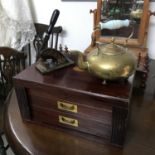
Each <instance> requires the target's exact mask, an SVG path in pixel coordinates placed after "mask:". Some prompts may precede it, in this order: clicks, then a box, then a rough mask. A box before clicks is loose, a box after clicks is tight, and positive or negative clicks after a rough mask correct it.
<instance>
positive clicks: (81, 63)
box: [71, 50, 88, 70]
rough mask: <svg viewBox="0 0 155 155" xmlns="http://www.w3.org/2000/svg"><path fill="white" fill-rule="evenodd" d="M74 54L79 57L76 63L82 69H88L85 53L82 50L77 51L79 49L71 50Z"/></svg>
mask: <svg viewBox="0 0 155 155" xmlns="http://www.w3.org/2000/svg"><path fill="white" fill-rule="evenodd" d="M71 54H72V55H75V56H76V57H77V62H76V65H77V66H78V67H79V68H80V69H85V70H87V69H88V62H87V61H85V60H84V55H83V53H82V52H80V51H77V50H73V51H71Z"/></svg>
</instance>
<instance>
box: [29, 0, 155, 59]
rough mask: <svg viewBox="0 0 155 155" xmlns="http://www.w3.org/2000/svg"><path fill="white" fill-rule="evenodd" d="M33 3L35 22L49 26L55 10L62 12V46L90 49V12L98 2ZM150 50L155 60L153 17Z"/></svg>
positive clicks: (59, 0)
mask: <svg viewBox="0 0 155 155" xmlns="http://www.w3.org/2000/svg"><path fill="white" fill-rule="evenodd" d="M31 3H32V4H31V7H32V8H31V9H32V13H33V17H34V21H35V22H40V23H45V24H48V23H49V21H50V17H51V14H52V12H53V10H54V9H59V10H60V16H59V19H58V22H57V23H56V25H62V26H63V30H64V33H63V36H62V38H63V39H62V40H60V42H61V43H62V45H67V46H68V48H69V49H77V50H81V51H83V50H84V49H86V48H87V47H88V45H89V44H90V42H91V33H92V30H93V28H92V27H93V15H92V14H90V13H89V11H90V9H95V8H96V7H97V3H96V2H88V1H87V2H86V1H85V2H77V1H75V2H73V1H68V2H67V1H66V2H65V1H62V0H44V1H43V0H31ZM150 9H151V10H155V3H153V2H152V3H151V4H150ZM148 48H149V57H150V58H153V59H155V17H151V21H150V29H149V37H148Z"/></svg>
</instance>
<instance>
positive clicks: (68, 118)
mask: <svg viewBox="0 0 155 155" xmlns="http://www.w3.org/2000/svg"><path fill="white" fill-rule="evenodd" d="M32 120H33V121H37V122H40V123H43V124H47V125H54V126H56V127H64V128H68V129H73V130H77V131H81V132H84V133H89V134H92V135H96V136H99V137H103V138H105V139H110V136H111V130H112V129H111V126H110V125H107V124H104V123H103V122H102V121H97V120H91V119H88V118H84V117H80V116H75V115H74V116H73V115H71V114H68V113H64V112H60V111H56V110H47V109H44V110H43V109H40V108H38V107H35V106H32Z"/></svg>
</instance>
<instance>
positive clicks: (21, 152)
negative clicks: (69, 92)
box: [4, 74, 155, 155]
mask: <svg viewBox="0 0 155 155" xmlns="http://www.w3.org/2000/svg"><path fill="white" fill-rule="evenodd" d="M150 77H151V78H152V74H151V75H150ZM149 81H150V84H148V88H146V91H147V92H145V94H144V95H142V94H137V92H136V93H135V95H134V96H133V98H132V110H131V119H130V124H129V127H128V132H127V138H126V141H125V145H124V148H118V147H114V146H112V145H107V144H103V143H102V144H101V143H97V142H94V141H92V140H87V139H86V138H83V137H79V136H76V135H73V134H69V133H65V132H62V131H59V130H56V129H52V128H47V127H43V126H39V125H36V124H31V123H28V122H23V121H22V119H21V116H20V112H19V108H18V104H17V98H16V95H15V92H14V91H13V93H12V94H11V95H10V98H8V103H7V106H6V111H5V117H4V118H5V120H4V129H5V134H6V137H7V139H8V141H9V143H10V146H11V147H12V149H13V151H14V152H15V154H16V155H131V154H132V155H137V154H140V155H154V154H155V123H154V122H155V95H154V92H155V89H154V85H153V83H154V82H155V80H154V79H153V80H152V79H150V80H149ZM148 83H149V82H148Z"/></svg>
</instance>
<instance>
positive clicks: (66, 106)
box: [57, 101, 77, 113]
mask: <svg viewBox="0 0 155 155" xmlns="http://www.w3.org/2000/svg"><path fill="white" fill-rule="evenodd" d="M57 106H58V109H61V110H65V111H70V112H74V113H77V105H75V104H71V103H66V102H62V101H57Z"/></svg>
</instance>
